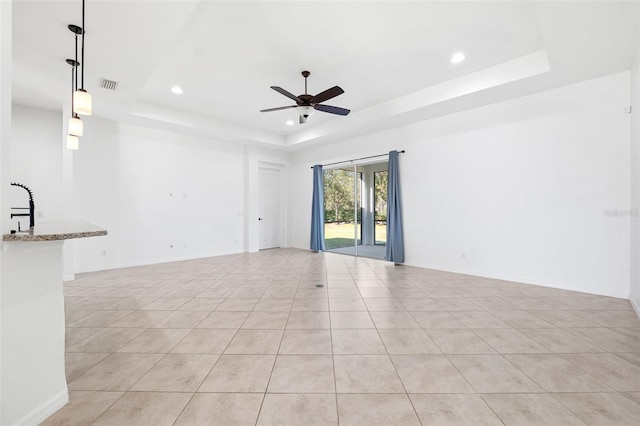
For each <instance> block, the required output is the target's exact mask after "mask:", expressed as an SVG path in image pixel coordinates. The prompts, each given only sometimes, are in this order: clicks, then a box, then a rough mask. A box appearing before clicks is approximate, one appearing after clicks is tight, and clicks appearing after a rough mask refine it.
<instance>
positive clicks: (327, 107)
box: [314, 105, 351, 115]
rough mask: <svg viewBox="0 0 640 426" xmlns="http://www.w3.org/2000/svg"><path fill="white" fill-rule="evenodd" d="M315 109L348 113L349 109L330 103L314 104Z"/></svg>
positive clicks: (332, 112) (341, 113) (330, 112)
mask: <svg viewBox="0 0 640 426" xmlns="http://www.w3.org/2000/svg"><path fill="white" fill-rule="evenodd" d="M314 108H315V109H317V110H318V111H322V112H328V113H329V114H338V115H349V113H350V112H351V110H350V109H346V108H340V107H335V106H331V105H315V106H314Z"/></svg>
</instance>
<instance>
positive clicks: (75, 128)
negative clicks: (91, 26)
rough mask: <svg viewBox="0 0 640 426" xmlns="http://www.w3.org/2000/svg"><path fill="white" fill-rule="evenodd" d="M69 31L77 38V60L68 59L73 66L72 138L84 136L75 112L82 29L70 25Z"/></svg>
mask: <svg viewBox="0 0 640 426" xmlns="http://www.w3.org/2000/svg"><path fill="white" fill-rule="evenodd" d="M68 28H69V31H71V32H72V33H74V34H75V37H76V57H75V59H67V63H68V64H69V65H71V118H70V119H69V134H70V135H72V136H82V133H83V125H82V120H81V119H80V117H78V114H76V113H75V112H74V106H75V105H74V98H75V96H73V95H74V93H75V92H76V91H77V90H78V66H79V65H80V62H78V34H80V33H81V32H82V28H80V27H79V26H77V25H69V27H68Z"/></svg>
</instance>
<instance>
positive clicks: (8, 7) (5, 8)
mask: <svg viewBox="0 0 640 426" xmlns="http://www.w3.org/2000/svg"><path fill="white" fill-rule="evenodd" d="M12 8H13V4H12V2H11V1H3V2H0V184H1V185H0V231H1V233H2V234H4V233H5V232H7V230H8V229H9V216H8V214H9V208H8V203H7V195H8V190H7V187H6V186H5V185H6V183H7V181H8V180H9V170H8V166H9V162H10V156H11V151H10V141H11V71H12V70H11V67H12V61H11V47H12V45H11V36H12ZM3 262H4V258H3V256H2V251H1V250H0V378H4V377H5V375H4V374H3V373H4V371H6V369H8V368H11V365H9V364H7V362H6V356H7V354H8V350H9V348H8V347H7V346H6V343H5V339H4V337H3V336H5V335H6V330H7V323H6V319H5V315H3V314H2V312H4V310H3V309H2V308H3V307H4V305H5V296H4V294H5V289H6V288H7V285H9V284H10V283H7V282H5V281H4V280H3V279H2V274H3V273H4V268H2V263H3ZM7 391H8V389H6V383H5V380H3V379H0V423H3V422H4V420H3V419H4V418H5V413H4V406H5V403H6V402H5V401H7V398H6V397H5V395H6V392H7Z"/></svg>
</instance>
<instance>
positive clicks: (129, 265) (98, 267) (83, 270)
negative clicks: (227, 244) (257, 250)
mask: <svg viewBox="0 0 640 426" xmlns="http://www.w3.org/2000/svg"><path fill="white" fill-rule="evenodd" d="M240 253H244V251H241V250H240V251H223V252H213V253H206V254H198V255H195V256H183V257H172V258H166V259H154V260H142V261H137V262H123V263H116V264H110V265H96V266H87V267H84V268H78V269H77V270H76V271H75V273H76V274H83V273H86V272H100V271H109V270H112V269H122V268H133V267H136V266H147V265H158V264H161V263H170V262H181V261H184V260H196V259H206V258H207V257H217V256H228V255H232V254H240Z"/></svg>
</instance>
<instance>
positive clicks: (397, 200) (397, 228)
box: [384, 151, 404, 263]
mask: <svg viewBox="0 0 640 426" xmlns="http://www.w3.org/2000/svg"><path fill="white" fill-rule="evenodd" d="M387 182H388V184H387V251H386V253H385V255H384V258H385V260H388V261H389V262H394V263H404V236H403V233H402V197H401V196H400V173H399V170H398V151H390V152H389V179H388V181H387Z"/></svg>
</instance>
